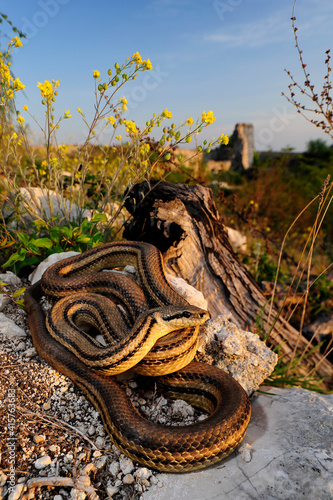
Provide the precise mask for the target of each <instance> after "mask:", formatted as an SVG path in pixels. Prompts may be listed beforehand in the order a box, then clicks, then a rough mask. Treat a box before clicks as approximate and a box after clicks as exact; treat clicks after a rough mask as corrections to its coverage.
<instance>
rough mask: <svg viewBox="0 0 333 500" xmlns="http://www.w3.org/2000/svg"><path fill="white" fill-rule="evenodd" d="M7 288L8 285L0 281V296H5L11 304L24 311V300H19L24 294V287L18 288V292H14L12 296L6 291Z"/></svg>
mask: <svg viewBox="0 0 333 500" xmlns="http://www.w3.org/2000/svg"><path fill="white" fill-rule="evenodd" d="M7 286H8V283H5V281H2V280H0V295H6V296H7V297H8V298H9V299H10V300H11V301H12V302H14V304H16V305H17V306H19V307H20V308H21V309H23V310H25V307H24V300H23V299H20V297H21V295H22V294H23V293H24V292H25V287H22V288H19V289H18V290H15V292H14V293H13V294H11V293H10V292H8V291H7V290H6V287H7Z"/></svg>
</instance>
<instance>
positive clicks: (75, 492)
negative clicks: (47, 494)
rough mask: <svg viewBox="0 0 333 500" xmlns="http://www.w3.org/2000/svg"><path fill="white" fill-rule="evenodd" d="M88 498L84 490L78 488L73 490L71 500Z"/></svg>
mask: <svg viewBox="0 0 333 500" xmlns="http://www.w3.org/2000/svg"><path fill="white" fill-rule="evenodd" d="M86 498H87V495H86V493H85V492H84V491H82V490H77V489H76V488H72V489H71V496H70V499H71V500H85V499H86Z"/></svg>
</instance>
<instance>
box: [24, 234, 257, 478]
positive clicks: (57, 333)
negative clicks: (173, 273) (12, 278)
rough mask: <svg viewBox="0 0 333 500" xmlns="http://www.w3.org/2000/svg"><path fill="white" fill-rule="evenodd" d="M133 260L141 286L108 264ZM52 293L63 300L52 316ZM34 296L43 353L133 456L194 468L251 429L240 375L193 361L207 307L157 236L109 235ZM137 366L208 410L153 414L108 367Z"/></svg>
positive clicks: (53, 270)
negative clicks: (176, 420)
mask: <svg viewBox="0 0 333 500" xmlns="http://www.w3.org/2000/svg"><path fill="white" fill-rule="evenodd" d="M127 264H131V265H135V267H136V268H137V272H138V280H139V284H140V287H138V286H137V285H136V284H134V283H133V282H132V280H130V279H129V278H126V277H124V276H120V275H119V273H115V272H110V273H109V272H100V271H101V270H102V269H105V268H114V267H123V266H125V265H127ZM115 276H116V277H115ZM114 278H115V279H114ZM43 294H45V295H47V296H48V297H50V298H51V299H53V300H58V302H56V304H55V305H54V307H53V308H52V310H51V312H50V313H49V314H48V317H47V319H46V321H45V316H44V313H43V310H42V308H41V305H40V303H39V299H40V297H41V296H42V295H43ZM100 294H103V295H100ZM115 303H117V304H120V306H121V307H120V308H119V307H117V306H116V305H115ZM25 305H26V308H27V312H28V315H29V326H30V330H31V333H32V337H33V342H34V345H35V346H36V348H37V350H38V352H39V354H40V355H41V357H43V358H44V359H45V361H46V362H47V363H49V364H50V365H51V366H53V367H54V368H55V369H57V370H58V371H59V372H61V373H62V374H64V375H66V376H68V377H69V378H70V379H71V380H72V381H73V382H74V383H75V384H76V385H77V386H78V387H79V388H81V389H82V390H83V392H84V393H85V394H86V395H87V397H88V398H89V400H90V401H91V402H92V403H93V405H94V406H95V407H96V408H97V410H98V411H99V412H100V414H101V416H102V420H103V423H104V426H105V428H106V429H107V431H108V433H109V435H110V437H111V440H112V441H113V443H114V444H115V445H116V446H117V447H118V448H119V449H120V450H121V451H122V452H123V453H125V454H126V455H127V456H129V457H131V458H132V459H133V460H135V461H137V462H139V463H141V464H143V465H146V466H148V467H151V468H154V469H157V470H160V471H169V472H186V471H193V470H198V469H202V468H204V467H207V466H208V465H211V464H214V463H216V462H218V461H220V460H221V459H223V458H224V457H226V456H227V455H229V454H230V453H231V452H232V451H233V450H234V449H235V448H236V447H237V445H238V444H239V443H240V442H241V440H242V439H243V437H244V435H245V432H246V429H247V426H248V423H249V419H250V403H249V399H248V397H247V395H246V393H245V391H244V390H243V389H242V387H241V386H240V385H239V384H238V383H237V382H236V381H235V380H234V379H233V378H232V377H230V376H229V375H227V374H226V373H224V372H223V371H221V370H219V369H217V368H215V367H213V366H210V365H206V364H204V363H198V362H194V361H192V359H193V357H194V355H195V351H196V347H197V344H198V331H199V325H200V324H202V323H204V322H205V321H206V320H207V318H208V313H206V312H205V311H203V310H201V309H199V308H197V307H194V306H190V305H189V304H188V303H187V302H186V300H185V299H183V298H182V297H181V296H179V295H178V293H177V292H175V291H174V290H173V289H172V288H171V287H170V285H169V284H168V282H167V280H166V278H165V274H164V268H163V261H162V259H161V255H160V253H159V252H158V250H157V249H156V248H155V247H153V246H152V245H149V244H145V243H136V242H121V243H107V244H105V245H101V246H100V247H98V248H95V249H92V250H89V251H87V252H85V253H83V254H81V255H78V256H75V257H71V258H69V259H65V260H62V261H59V262H57V263H56V264H54V265H53V266H51V267H50V268H49V269H48V270H47V271H46V272H45V273H44V275H43V278H42V280H41V281H40V282H38V283H36V284H35V285H32V286H31V287H30V288H29V289H28V290H27V292H26V293H25ZM114 323H117V324H118V326H117V327H114ZM87 324H89V325H90V326H92V327H95V328H97V329H98V330H99V331H100V332H101V334H102V336H103V338H104V341H105V343H106V346H101V344H100V343H99V342H97V341H96V339H94V338H93V337H92V336H91V335H90V334H89V333H86V332H85V330H84V328H83V326H85V325H87ZM110 325H111V326H110ZM179 329H181V330H180V331H179ZM175 330H176V331H175ZM169 332H173V333H169ZM158 338H159V340H157V339H158ZM183 342H185V347H184V345H183ZM151 347H152V350H151V351H150V352H148V351H149V349H150V348H151ZM169 348H170V350H169ZM136 363H138V364H136ZM188 363H189V364H188ZM186 365H187V366H186ZM132 366H133V367H134V370H135V371H137V372H138V373H146V374H149V375H152V374H154V373H155V374H156V373H157V375H158V376H156V377H155V379H154V380H155V381H156V382H157V384H158V385H160V386H161V387H162V388H163V390H164V391H166V392H167V393H168V394H169V395H170V397H173V398H181V399H184V400H185V401H187V402H189V403H190V404H193V405H194V406H196V407H198V408H201V409H202V410H204V411H207V412H208V413H209V414H210V415H209V417H208V418H207V419H205V420H204V421H201V422H198V423H196V424H193V425H190V426H182V427H170V426H162V425H159V424H156V423H154V422H151V421H147V420H146V419H144V418H143V417H142V416H141V415H139V413H138V412H137V411H136V409H135V408H134V407H133V405H132V403H131V402H130V401H129V399H128V398H127V396H126V394H125V393H124V391H123V390H122V389H121V387H120V386H119V384H118V383H117V382H116V380H115V379H114V378H113V377H110V376H109V375H110V374H115V373H119V372H121V371H124V370H127V369H129V368H130V367H132ZM179 368H180V369H179ZM175 370H178V371H176V372H175ZM170 372H172V373H170ZM161 375H163V376H161Z"/></svg>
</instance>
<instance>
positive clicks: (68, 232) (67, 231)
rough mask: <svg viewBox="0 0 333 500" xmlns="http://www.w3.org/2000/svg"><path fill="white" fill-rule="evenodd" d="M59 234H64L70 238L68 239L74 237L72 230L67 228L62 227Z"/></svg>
mask: <svg viewBox="0 0 333 500" xmlns="http://www.w3.org/2000/svg"><path fill="white" fill-rule="evenodd" d="M59 232H60V233H61V234H64V235H65V236H66V238H68V239H70V238H72V237H73V231H72V230H71V229H69V227H66V226H63V227H61V228H59Z"/></svg>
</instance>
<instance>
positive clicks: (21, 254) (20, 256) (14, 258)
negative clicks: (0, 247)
mask: <svg viewBox="0 0 333 500" xmlns="http://www.w3.org/2000/svg"><path fill="white" fill-rule="evenodd" d="M26 254H27V250H25V249H24V248H20V249H19V250H18V251H17V252H15V253H13V254H12V255H11V256H10V257H9V259H8V260H7V262H5V263H4V264H2V266H3V267H10V266H13V265H14V264H15V263H16V262H19V261H23V260H24V259H25V256H26Z"/></svg>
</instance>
